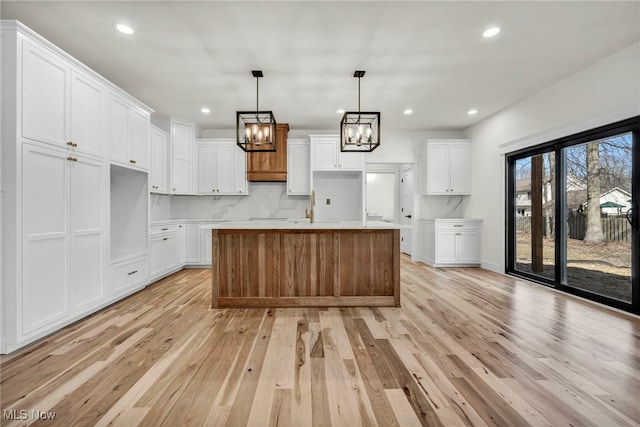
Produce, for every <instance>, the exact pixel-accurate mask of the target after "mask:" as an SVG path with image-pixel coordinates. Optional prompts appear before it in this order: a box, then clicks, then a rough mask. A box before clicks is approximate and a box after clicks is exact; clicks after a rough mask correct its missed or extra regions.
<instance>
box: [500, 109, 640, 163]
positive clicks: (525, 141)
mask: <svg viewBox="0 0 640 427" xmlns="http://www.w3.org/2000/svg"><path fill="white" fill-rule="evenodd" d="M638 115H640V104H635V105H631V106H629V107H626V108H623V109H621V110H618V111H614V112H611V113H606V114H602V115H600V116H597V117H592V118H590V119H583V120H579V121H576V122H569V123H565V124H563V125H561V126H556V127H552V128H549V129H545V130H543V131H540V132H536V133H534V134H531V135H527V136H524V137H522V138H518V139H514V140H513V141H509V142H506V143H504V144H501V145H499V149H500V154H508V153H512V152H514V151H518V150H521V149H523V148H528V147H533V146H534V145H538V144H542V143H544V142H548V141H553V140H554V139H558V138H562V137H564V136H568V135H573V134H576V133H579V132H582V131H585V130H589V129H595V128H598V127H600V126H605V125H608V124H610V123H615V122H617V121H620V120H624V119H628V118H631V117H635V116H638Z"/></svg>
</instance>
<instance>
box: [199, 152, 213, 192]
mask: <svg viewBox="0 0 640 427" xmlns="http://www.w3.org/2000/svg"><path fill="white" fill-rule="evenodd" d="M215 151H216V147H215V145H213V144H198V167H197V170H198V173H197V177H198V178H197V181H196V182H197V190H198V194H216V189H217V186H216V185H217V183H216V175H217V171H216V167H217V165H216V163H215Z"/></svg>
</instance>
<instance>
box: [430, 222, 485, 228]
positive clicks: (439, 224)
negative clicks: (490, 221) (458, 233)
mask: <svg viewBox="0 0 640 427" xmlns="http://www.w3.org/2000/svg"><path fill="white" fill-rule="evenodd" d="M436 229H437V230H479V229H480V223H479V222H478V221H455V222H453V221H452V222H440V221H436Z"/></svg>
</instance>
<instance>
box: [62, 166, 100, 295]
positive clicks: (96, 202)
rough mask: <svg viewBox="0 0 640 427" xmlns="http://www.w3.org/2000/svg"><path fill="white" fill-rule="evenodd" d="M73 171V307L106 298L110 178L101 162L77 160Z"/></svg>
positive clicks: (71, 278) (71, 204) (71, 181)
mask: <svg viewBox="0 0 640 427" xmlns="http://www.w3.org/2000/svg"><path fill="white" fill-rule="evenodd" d="M74 158H77V159H78V160H76V161H71V162H69V169H70V174H69V176H70V211H69V219H70V227H69V229H70V244H71V251H70V252H71V256H70V268H69V272H70V282H69V289H70V294H71V301H72V304H73V307H74V308H81V307H83V306H86V305H90V304H92V303H96V302H98V301H99V300H100V299H101V298H102V297H103V295H104V283H103V277H104V262H105V259H106V258H105V254H104V249H105V248H104V221H105V213H104V212H105V206H104V199H105V192H106V189H107V188H108V187H107V175H106V173H105V167H104V165H103V163H102V162H101V161H99V160H90V159H87V158H82V157H74Z"/></svg>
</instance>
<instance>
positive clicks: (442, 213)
mask: <svg viewBox="0 0 640 427" xmlns="http://www.w3.org/2000/svg"><path fill="white" fill-rule="evenodd" d="M463 200H464V199H463V196H422V197H421V205H420V216H421V217H422V218H424V219H433V218H462V217H463V213H464V212H463Z"/></svg>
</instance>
